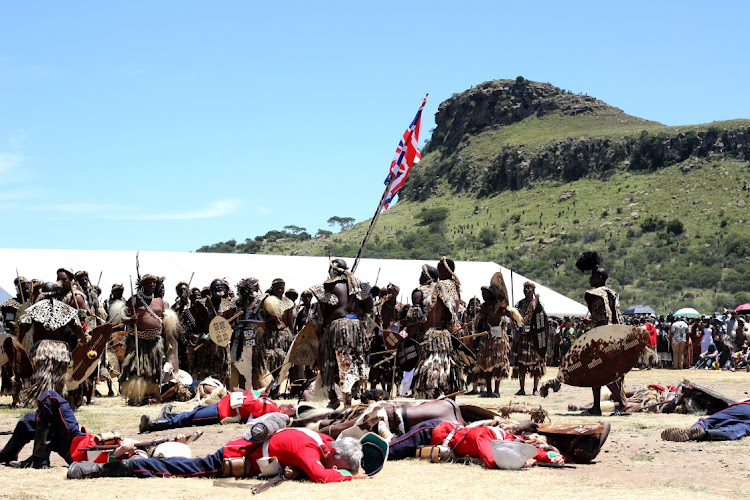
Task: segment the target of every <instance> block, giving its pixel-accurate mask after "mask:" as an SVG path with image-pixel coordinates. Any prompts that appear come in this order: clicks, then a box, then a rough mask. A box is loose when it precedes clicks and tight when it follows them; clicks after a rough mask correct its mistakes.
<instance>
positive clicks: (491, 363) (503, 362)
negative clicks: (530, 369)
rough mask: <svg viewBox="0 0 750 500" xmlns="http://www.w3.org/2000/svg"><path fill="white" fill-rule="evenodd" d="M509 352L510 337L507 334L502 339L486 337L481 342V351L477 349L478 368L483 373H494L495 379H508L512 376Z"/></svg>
mask: <svg viewBox="0 0 750 500" xmlns="http://www.w3.org/2000/svg"><path fill="white" fill-rule="evenodd" d="M509 351H510V349H509V343H508V335H507V334H506V333H505V332H503V336H502V338H495V337H492V336H491V335H486V336H485V337H483V338H482V339H481V340H480V342H479V349H477V367H478V368H479V370H480V371H481V372H484V373H486V372H492V376H493V377H495V378H508V376H509V375H510V358H509V357H508V352H509Z"/></svg>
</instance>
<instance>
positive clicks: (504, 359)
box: [474, 272, 522, 398]
mask: <svg viewBox="0 0 750 500" xmlns="http://www.w3.org/2000/svg"><path fill="white" fill-rule="evenodd" d="M482 298H483V299H484V303H483V304H482V305H481V307H480V309H479V314H478V315H477V317H476V318H474V330H475V331H476V332H477V333H486V335H484V336H481V337H477V346H478V349H477V367H478V368H479V374H480V376H482V377H484V379H485V381H486V383H487V391H486V392H484V393H483V394H480V396H481V395H484V396H485V397H489V398H499V397H500V381H501V380H503V379H507V378H508V377H509V376H510V358H509V353H510V341H509V336H508V333H509V332H510V334H511V335H512V334H513V331H514V330H515V327H516V326H517V325H520V324H521V321H522V320H521V315H520V314H519V312H518V311H517V310H516V309H515V308H513V307H511V306H510V305H508V290H507V288H506V287H505V281H504V280H503V275H502V274H501V273H499V272H497V273H495V274H494V275H493V276H492V279H491V280H490V286H483V287H482ZM493 379H494V381H495V390H494V391H493V390H492V381H493Z"/></svg>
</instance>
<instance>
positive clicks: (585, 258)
mask: <svg viewBox="0 0 750 500" xmlns="http://www.w3.org/2000/svg"><path fill="white" fill-rule="evenodd" d="M602 262H603V259H602V256H601V255H599V252H592V251H589V252H583V253H582V254H581V256H580V257H578V260H577V261H576V267H577V268H578V269H579V270H580V271H581V272H586V271H594V270H595V269H596V268H598V267H601V265H602Z"/></svg>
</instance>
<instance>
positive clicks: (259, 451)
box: [224, 428, 356, 483]
mask: <svg viewBox="0 0 750 500" xmlns="http://www.w3.org/2000/svg"><path fill="white" fill-rule="evenodd" d="M332 442H333V438H331V437H329V436H326V435H324V434H319V433H317V432H315V431H311V430H309V429H305V428H289V429H282V430H280V431H278V432H277V433H276V434H274V435H273V436H271V439H269V440H268V442H267V444H266V450H265V451H266V453H265V456H268V457H276V458H277V459H278V461H279V463H280V464H281V465H282V466H292V467H297V468H298V469H301V470H302V472H304V473H305V474H306V475H307V477H309V478H310V479H311V480H312V481H315V482H316V483H336V482H339V481H349V480H351V479H352V475H351V473H350V472H349V471H346V470H343V469H326V468H325V467H323V464H322V463H321V460H322V458H323V455H324V454H326V453H328V452H329V451H330V449H329V446H330V445H331V443H332ZM244 456H249V457H250V458H252V459H253V460H252V469H251V474H257V473H259V472H260V469H259V468H258V464H257V463H256V460H257V459H258V458H261V457H263V456H264V445H263V444H262V443H251V442H250V441H245V440H244V439H235V440H234V441H230V442H228V443H227V444H225V445H224V458H239V457H244ZM355 472H356V471H355Z"/></svg>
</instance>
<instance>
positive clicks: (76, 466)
mask: <svg viewBox="0 0 750 500" xmlns="http://www.w3.org/2000/svg"><path fill="white" fill-rule="evenodd" d="M103 466H104V464H95V463H94V462H73V463H72V464H70V466H69V467H68V474H67V478H68V479H92V478H95V477H102V468H103Z"/></svg>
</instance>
